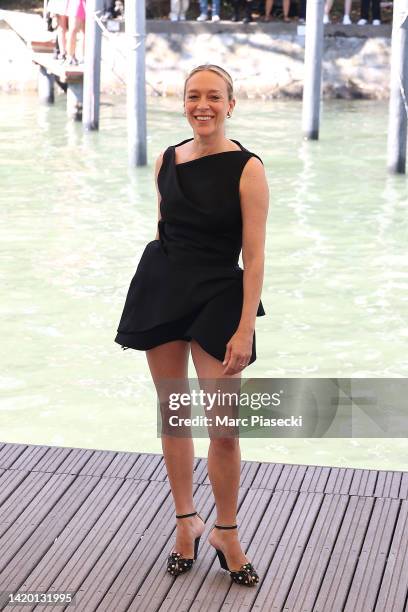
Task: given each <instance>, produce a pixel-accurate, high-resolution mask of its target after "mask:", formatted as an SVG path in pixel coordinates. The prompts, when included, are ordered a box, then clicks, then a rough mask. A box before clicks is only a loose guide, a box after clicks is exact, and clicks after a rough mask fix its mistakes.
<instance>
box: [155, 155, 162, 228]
mask: <svg viewBox="0 0 408 612" xmlns="http://www.w3.org/2000/svg"><path fill="white" fill-rule="evenodd" d="M162 163H163V153H160V155H159V157H158V158H157V159H156V163H155V166H154V182H155V185H156V193H157V221H158V222H159V221H160V219H161V213H160V202H161V195H160V191H159V184H158V180H157V177H158V176H159V172H160V168H161V165H162ZM158 239H159V228H157V230H156V238H155V240H158Z"/></svg>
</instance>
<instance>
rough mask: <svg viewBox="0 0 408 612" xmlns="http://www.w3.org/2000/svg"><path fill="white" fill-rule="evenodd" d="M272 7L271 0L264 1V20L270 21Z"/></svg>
mask: <svg viewBox="0 0 408 612" xmlns="http://www.w3.org/2000/svg"><path fill="white" fill-rule="evenodd" d="M272 9H273V0H266V2H265V21H270V19H271V13H272Z"/></svg>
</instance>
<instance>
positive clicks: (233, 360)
mask: <svg viewBox="0 0 408 612" xmlns="http://www.w3.org/2000/svg"><path fill="white" fill-rule="evenodd" d="M239 193H240V200H241V213H242V260H243V264H244V277H243V284H244V301H243V305H242V312H241V319H240V322H239V325H238V328H237V330H236V332H235V334H234V335H233V336H232V338H231V339H230V341H229V342H228V344H227V350H226V353H225V359H224V362H223V364H224V365H225V366H226V367H225V370H224V374H227V375H231V374H236V373H237V372H239V371H241V370H242V369H243V368H244V367H245V366H247V365H248V363H249V360H250V358H251V354H252V340H253V333H254V329H255V320H256V313H257V310H258V306H259V300H260V297H261V291H262V284H263V276H264V260H265V233H266V219H267V216H268V208H269V189H268V184H267V181H266V176H265V170H264V166H263V164H262V162H261V161H260V160H259V159H258V158H257V157H251V158H250V159H249V161H248V162H247V163H246V165H245V167H244V170H243V172H242V176H241V180H240V187H239ZM241 364H244V365H243V366H242V365H241Z"/></svg>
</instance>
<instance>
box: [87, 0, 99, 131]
mask: <svg viewBox="0 0 408 612" xmlns="http://www.w3.org/2000/svg"><path fill="white" fill-rule="evenodd" d="M102 10H103V0H87V3H86V24H85V58H84V60H85V61H84V97H83V109H82V124H83V127H84V129H85V130H97V129H98V128H99V99H100V83H101V46H102V32H101V29H100V27H99V26H98V24H97V23H96V21H95V13H96V14H98V15H99V14H100V13H99V11H100V12H102Z"/></svg>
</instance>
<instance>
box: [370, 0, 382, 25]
mask: <svg viewBox="0 0 408 612" xmlns="http://www.w3.org/2000/svg"><path fill="white" fill-rule="evenodd" d="M371 8H372V11H373V25H376V26H377V25H380V24H381V6H380V0H372V4H371Z"/></svg>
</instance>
